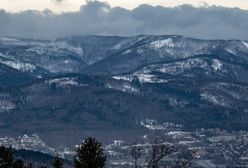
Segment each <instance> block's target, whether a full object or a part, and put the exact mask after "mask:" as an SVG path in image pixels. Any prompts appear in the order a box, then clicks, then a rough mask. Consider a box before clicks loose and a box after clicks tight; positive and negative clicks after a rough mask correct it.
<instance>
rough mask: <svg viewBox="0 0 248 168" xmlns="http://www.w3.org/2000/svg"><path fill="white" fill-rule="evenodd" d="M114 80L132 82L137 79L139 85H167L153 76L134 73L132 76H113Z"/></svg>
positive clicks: (165, 81) (164, 81)
mask: <svg viewBox="0 0 248 168" xmlns="http://www.w3.org/2000/svg"><path fill="white" fill-rule="evenodd" d="M113 78H114V79H116V80H124V81H130V82H131V81H133V80H135V79H138V80H139V82H140V83H167V82H168V80H164V79H158V78H157V77H156V76H155V75H151V74H145V73H134V74H133V75H124V76H113Z"/></svg>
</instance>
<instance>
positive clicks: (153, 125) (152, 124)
mask: <svg viewBox="0 0 248 168" xmlns="http://www.w3.org/2000/svg"><path fill="white" fill-rule="evenodd" d="M140 125H142V126H143V127H145V128H147V129H150V130H165V129H166V127H165V126H163V125H160V124H158V122H157V121H156V120H153V119H146V120H144V121H141V122H140Z"/></svg>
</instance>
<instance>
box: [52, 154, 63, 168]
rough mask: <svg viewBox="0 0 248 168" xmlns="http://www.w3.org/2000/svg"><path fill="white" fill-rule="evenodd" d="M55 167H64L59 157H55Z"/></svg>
mask: <svg viewBox="0 0 248 168" xmlns="http://www.w3.org/2000/svg"><path fill="white" fill-rule="evenodd" d="M53 167H54V168H62V167H63V160H62V159H61V158H59V157H58V156H56V157H54V160H53Z"/></svg>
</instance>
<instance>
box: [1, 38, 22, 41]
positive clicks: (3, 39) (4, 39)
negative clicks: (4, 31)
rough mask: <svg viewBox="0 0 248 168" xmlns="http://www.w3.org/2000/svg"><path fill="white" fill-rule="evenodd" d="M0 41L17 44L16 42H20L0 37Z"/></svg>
mask: <svg viewBox="0 0 248 168" xmlns="http://www.w3.org/2000/svg"><path fill="white" fill-rule="evenodd" d="M0 41H2V42H17V41H20V40H18V39H15V38H10V37H1V38H0Z"/></svg>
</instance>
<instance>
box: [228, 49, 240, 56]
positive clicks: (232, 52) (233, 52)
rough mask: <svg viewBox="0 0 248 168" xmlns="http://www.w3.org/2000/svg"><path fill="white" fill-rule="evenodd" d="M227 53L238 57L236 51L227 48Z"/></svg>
mask: <svg viewBox="0 0 248 168" xmlns="http://www.w3.org/2000/svg"><path fill="white" fill-rule="evenodd" d="M226 51H227V52H229V53H231V54H233V55H237V53H236V52H235V51H233V50H232V49H229V48H227V49H226Z"/></svg>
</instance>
